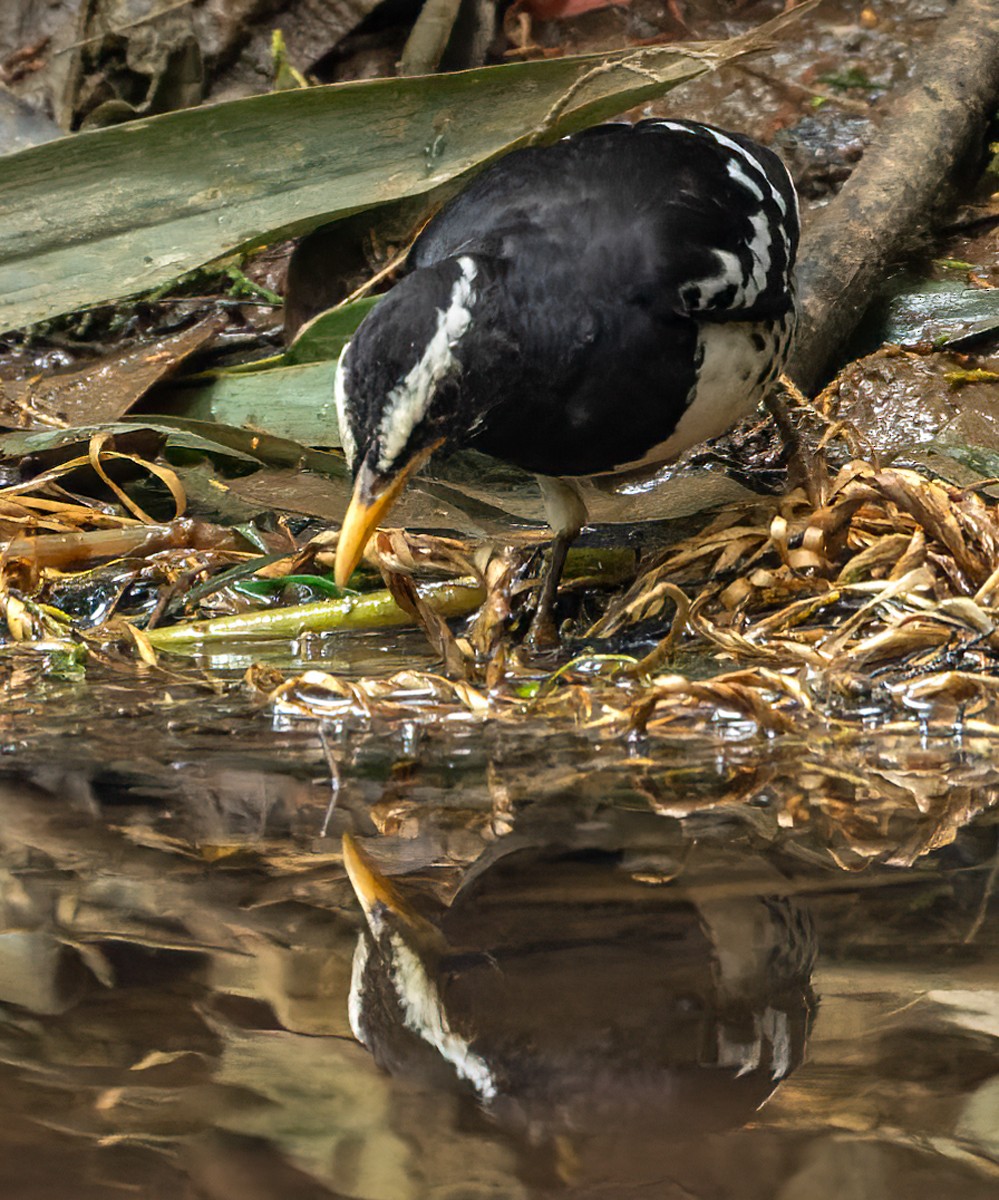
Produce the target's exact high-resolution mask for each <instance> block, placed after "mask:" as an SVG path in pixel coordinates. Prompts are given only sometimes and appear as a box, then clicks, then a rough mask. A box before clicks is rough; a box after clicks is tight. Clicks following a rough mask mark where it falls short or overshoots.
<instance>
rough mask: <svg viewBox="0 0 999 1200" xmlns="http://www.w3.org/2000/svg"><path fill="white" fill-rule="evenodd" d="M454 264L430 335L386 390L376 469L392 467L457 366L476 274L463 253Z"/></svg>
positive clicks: (466, 326)
mask: <svg viewBox="0 0 999 1200" xmlns="http://www.w3.org/2000/svg"><path fill="white" fill-rule="evenodd" d="M458 266H459V267H460V269H461V274H460V275H459V276H458V278H457V279H456V280H455V282H454V285H453V286H452V288H451V296H450V300H449V302H448V306H447V308H444V309H438V310H437V328H436V329H435V330H434V333H433V336H432V337H431V339H430V341H429V342H427V344H426V347H425V348H424V350H423V353H422V355H421V356H420V358H419V359H418V360H417V362H416V364H415V365H414V366H413V367H412V368H411V369H410V371H409V373H408V374H407V375H406V377H405V378H404V379H403V380H402V381H401V382H400V383H398V384H396V386H395V387H394V388H393V389H392V391H391V392H389V394H388V397H387V403H386V406H385V415H384V417H383V418H382V423H381V428H380V429H379V436H378V441H379V445H380V447H381V456H380V458H379V460H378V469H379V470H380V471H388V470H390V469H391V468H392V467H393V465H394V464H395V462H396V460H397V459H398V457H399V455H400V454H401V453H402V452H403V450H404V449H405V447H406V443H407V442H408V441H409V439H410V437H411V435H412V433H413V430H414V429H415V428H416V426H417V425H418V424H419V423H420V421H422V420H423V418H424V417H425V416H426V415H427V410H428V409H429V408H430V402H431V400H432V399H433V395H434V391H435V390H436V388H437V386H438V385H439V384H440V382H441V381H442V380H443V379H446V378H447V377H448V376H449V375H451V374H452V373H453V372H454V371H456V370H457V369H458V366H459V364H458V360H457V359H456V358H455V356H454V348H455V346H456V345H457V344H458V342H459V341H460V339H461V337H462V336H463V335H464V333H465V332H466V330H467V329H468V327H469V326H470V325H471V323H472V312H471V304H472V301H473V299H474V295H475V293H474V289H473V287H472V285H473V283H474V282H475V277H476V275H477V274H478V272H477V269H476V266H475V261H474V260H473V259H471V258H469V257H467V256H466V255H463V256H462V257H461V258H459V259H458ZM338 406H339V401H338ZM338 411H339V407H338Z"/></svg>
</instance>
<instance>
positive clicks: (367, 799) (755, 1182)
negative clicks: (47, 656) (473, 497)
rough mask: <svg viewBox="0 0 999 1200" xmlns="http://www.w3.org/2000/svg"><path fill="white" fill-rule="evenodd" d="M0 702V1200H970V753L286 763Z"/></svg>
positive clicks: (122, 687)
mask: <svg viewBox="0 0 999 1200" xmlns="http://www.w3.org/2000/svg"><path fill="white" fill-rule="evenodd" d="M2 666H3V670H4V671H5V674H6V687H5V693H6V695H7V697H8V700H7V703H6V705H5V709H4V712H3V714H2V715H0V750H2V752H3V758H2V759H0V762H2V764H3V767H4V772H3V776H2V779H0V850H2V855H3V866H2V876H0V878H2V882H3V892H2V896H3V906H4V913H3V929H4V932H3V933H2V934H0V1002H2V1012H0V1079H2V1084H3V1086H2V1088H0V1117H2V1119H0V1141H2V1143H3V1150H2V1152H0V1195H2V1196H11V1197H14V1196H16V1197H18V1198H22V1197H23V1198H25V1200H34V1198H36V1197H37V1198H49V1197H53V1198H58V1197H63V1196H70V1195H71V1196H73V1197H75V1198H83V1200H90V1198H91V1197H94V1198H97V1197H101V1198H104V1197H117V1196H126V1195H139V1196H143V1197H146V1196H149V1197H160V1196H162V1197H177V1196H181V1197H191V1198H208V1200H217V1198H218V1200H228V1198H229V1197H233V1198H235V1197H241V1198H244V1200H247V1198H248V1200H272V1198H274V1200H277V1198H278V1197H281V1198H284V1197H291V1196H295V1197H307V1198H312V1197H329V1196H344V1197H347V1196H349V1197H359V1198H365V1200H402V1198H408V1197H413V1198H414V1200H416V1198H423V1197H432V1198H435V1200H437V1198H441V1200H443V1198H444V1197H447V1198H449V1200H459V1198H462V1200H466V1198H472V1197H504V1198H505V1197H511V1198H514V1197H535V1196H537V1197H541V1196H545V1197H547V1196H553V1197H556V1196H566V1197H570V1196H571V1197H575V1196H579V1197H583V1196H586V1197H590V1196H592V1197H627V1198H631V1197H668V1198H672V1197H677V1198H680V1197H684V1198H686V1197H689V1196H698V1197H719V1198H721V1197H726V1198H727V1197H732V1198H733V1200H735V1198H738V1200H754V1198H756V1197H759V1198H760V1200H764V1198H766V1200H771V1198H773V1197H779V1198H780V1200H797V1198H799V1197H800V1198H802V1200H805V1198H807V1200H816V1198H817V1200H821V1198H822V1197H825V1196H830V1197H831V1196H836V1197H837V1200H844V1198H850V1200H852V1198H853V1197H857V1198H861V1197H862V1198H864V1200H875V1198H880V1197H888V1196H892V1197H894V1196H897V1195H903V1196H906V1197H917V1198H918V1197H927V1198H930V1197H932V1198H933V1200H937V1198H940V1197H952V1196H953V1197H956V1196H961V1197H971V1198H978V1197H982V1198H984V1197H995V1196H997V1195H999V1141H997V1130H999V987H997V981H999V922H997V919H996V917H997V913H996V903H995V900H994V898H993V897H994V893H995V890H996V863H997V857H996V854H997V844H999V838H997V824H996V820H995V808H994V805H995V799H996V796H997V795H999V768H997V767H995V766H993V757H994V754H993V746H994V742H993V741H992V740H991V735H990V734H989V733H988V731H987V730H986V729H985V727H984V726H983V725H982V724H981V722H978V723H974V722H969V723H968V724H967V725H965V726H956V727H955V726H946V727H944V726H940V727H937V726H934V725H932V724H929V725H923V726H922V727H920V726H919V725H918V724H917V725H913V726H908V725H902V726H895V727H892V726H886V725H884V724H880V725H879V724H878V723H877V720H876V718H875V715H874V714H872V718H871V721H870V722H869V723H868V724H869V728H867V729H861V728H858V727H854V728H853V729H852V730H849V729H845V728H844V729H839V730H837V731H826V732H825V733H824V734H821V735H815V736H814V737H809V738H807V739H790V738H787V739H783V740H782V739H763V738H760V737H759V736H758V735H757V734H755V733H754V731H753V730H752V729H750V728H748V727H746V726H743V725H739V724H737V723H731V724H726V723H719V724H718V725H717V726H716V727H712V728H711V729H708V730H704V731H701V732H699V733H697V734H696V735H695V734H685V735H683V736H681V735H679V734H678V735H676V736H675V737H672V738H659V739H656V740H654V741H653V740H650V741H648V742H646V743H622V742H621V740H620V739H617V738H605V737H602V736H601V734H600V731H599V730H596V731H588V732H583V731H568V730H567V731H563V732H561V733H558V734H554V735H552V734H549V733H547V732H546V731H545V730H543V729H537V728H531V727H530V726H529V725H525V726H522V727H518V728H517V729H516V730H515V731H514V730H510V729H507V730H504V731H503V733H502V736H500V735H499V734H498V733H497V732H496V731H495V730H491V729H487V728H483V727H481V726H478V725H474V724H470V723H464V722H462V723H458V724H456V725H455V727H454V728H450V729H447V730H436V731H428V730H421V729H420V728H419V727H418V726H416V725H414V724H413V723H412V722H398V721H390V720H380V719H378V718H369V719H365V720H363V721H361V720H340V721H337V722H330V723H328V724H327V725H326V727H325V728H324V729H323V730H320V728H319V726H318V725H317V724H316V723H314V722H310V721H303V720H300V719H299V720H296V719H292V718H291V717H289V716H284V715H282V714H280V713H275V712H273V711H271V710H269V709H267V708H265V707H261V706H260V704H259V703H258V702H257V701H255V700H253V699H251V698H250V697H249V696H248V695H247V694H246V693H245V692H243V691H242V690H240V689H239V688H234V689H233V690H231V691H229V692H226V693H225V694H222V695H215V694H213V693H211V692H210V691H208V690H207V689H206V688H198V687H196V686H194V685H192V684H191V683H190V682H184V681H182V680H173V681H170V680H168V679H165V678H164V677H163V676H159V675H156V676H153V675H150V676H148V677H147V678H146V679H145V680H143V679H141V678H140V679H137V678H136V677H135V675H134V673H132V672H129V673H128V674H125V673H122V674H121V675H118V674H117V673H115V672H113V671H111V670H110V669H107V670H105V671H104V672H103V674H101V677H100V678H91V680H90V682H89V685H83V684H81V683H77V682H72V681H66V680H60V679H58V678H52V677H45V676H43V675H42V674H41V673H40V672H39V669H38V665H37V663H36V662H34V661H33V660H19V659H13V660H11V659H7V660H5V661H4V663H3V664H2ZM345 832H350V833H352V834H353V835H354V837H355V839H356V842H357V844H358V845H359V846H360V847H361V848H362V850H361V851H360V853H362V854H364V853H366V855H367V857H366V859H358V860H357V862H355V878H356V879H357V880H359V886H360V887H361V889H362V892H363V890H364V887H365V886H369V887H372V888H374V892H372V893H371V895H374V896H375V897H376V898H375V900H371V895H369V903H370V909H371V927H370V928H369V926H368V925H367V924H365V922H364V919H363V916H362V910H361V907H360V906H359V904H358V902H357V899H356V897H355V894H354V891H353V890H352V887H351V884H350V882H349V881H348V880H347V878H346V877H345V873H344V868H343V861H342V857H341V836H342V834H343V833H345ZM358 864H360V865H358ZM388 877H391V879H392V882H386V879H387V878H388ZM371 929H374V930H375V932H376V933H377V934H378V935H379V938H378V940H377V941H376V940H375V939H373V938H372V936H371ZM359 937H360V938H361V939H362V944H363V946H364V949H363V950H362V951H361V959H362V960H363V964H362V965H363V969H358V970H357V971H355V972H354V975H355V978H354V984H353V988H352V962H353V961H354V958H355V953H356V947H357V944H358V939H359ZM351 1020H353V1025H354V1027H355V1029H356V1030H357V1031H358V1032H360V1034H361V1035H362V1037H363V1038H364V1040H365V1042H367V1046H364V1045H362V1044H360V1043H359V1042H358V1040H356V1038H355V1036H354V1034H353V1032H352V1029H351Z"/></svg>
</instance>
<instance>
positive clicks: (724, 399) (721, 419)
mask: <svg viewBox="0 0 999 1200" xmlns="http://www.w3.org/2000/svg"><path fill="white" fill-rule="evenodd" d="M797 242H798V208H797V200H796V196H795V191H794V187H793V184H792V182H791V179H790V176H789V175H788V172H787V169H786V168H785V166H784V165H783V163H782V162H781V160H780V159H779V158H778V157H777V155H776V154H774V153H773V152H772V151H770V150H768V149H766V148H765V147H763V146H760V145H758V144H757V143H756V142H754V141H752V140H751V139H749V138H747V137H744V136H743V135H741V134H738V133H728V132H725V131H723V130H721V129H716V128H713V127H712V126H709V125H702V124H698V123H696V122H693V121H679V120H648V121H642V122H639V123H638V124H636V125H628V124H609V125H600V126H596V127H594V128H592V129H589V130H587V131H585V132H583V133H579V134H574V135H572V136H570V137H566V138H564V139H563V140H562V141H560V142H557V143H556V144H554V145H552V146H547V147H532V148H529V149H525V150H519V151H516V152H514V153H512V154H510V155H508V156H507V157H505V158H503V159H501V160H500V161H499V162H497V163H496V164H494V165H493V166H491V167H489V168H488V169H486V170H485V171H483V173H482V174H481V175H479V176H478V177H477V178H476V179H475V180H474V181H473V182H472V183H471V184H470V186H469V187H468V188H466V189H465V190H464V191H463V192H462V193H460V194H459V195H458V196H457V197H455V198H454V199H453V200H451V201H450V203H449V204H447V205H446V206H445V207H444V208H443V209H442V211H441V212H440V213H439V214H438V215H437V216H436V217H435V218H434V220H432V221H431V222H430V224H429V225H428V226H427V227H426V229H424V231H423V232H422V233H421V234H420V236H419V238H418V239H417V240H416V242H415V244H414V246H413V249H412V251H411V253H410V255H409V260H408V266H409V268H410V273H409V274H408V275H406V276H405V277H404V278H403V279H402V280H401V281H400V282H399V283H398V284H397V285H396V286H395V287H394V288H393V289H392V291H390V292H389V293H388V294H387V295H386V296H385V297H384V299H383V300H381V301H380V303H379V304H378V305H377V306H376V307H375V308H374V309H373V310H372V312H371V313H370V314H369V315H368V317H367V318H366V319H365V320H364V321H363V322H362V324H361V326H360V327H359V328H358V330H357V333H356V334H355V336H354V338H353V340H352V341H351V343H350V344H349V346H348V347H347V348H346V350H345V351H344V353H343V355H342V356H341V358H340V362H339V365H338V368H337V372H336V383H335V396H336V406H337V414H338V419H339V426H340V435H341V441H342V444H343V448H344V451H345V453H346V456H347V460H348V463H349V465H350V468H351V470H352V472H353V476H354V490H353V495H352V498H351V501H350V505H349V507H348V510H347V514H346V517H345V519H344V523H343V529H342V531H341V534H340V541H339V546H338V549H337V558H336V571H335V574H336V579H337V582H338V583H339V584H340V585H341V586H342V585H343V584H345V583H346V581H347V579H348V578H349V577H350V574H351V572H352V571H353V570H354V568H355V566H356V565H357V563H358V561H359V560H360V557H361V555H362V554H363V552H364V548H365V545H366V544H367V541H368V539H369V537H370V536H371V534H372V533H373V532H374V530H375V528H376V527H377V525H378V524H379V523H380V522H381V521H382V520H383V518H384V517H385V515H386V514H387V512H388V509H389V507H390V505H391V504H392V502H393V501H394V499H395V498H396V496H397V495H398V494H399V492H400V490H401V489H402V487H403V485H404V483H405V482H406V480H407V479H408V478H409V476H410V475H411V474H412V473H413V472H414V471H416V470H417V469H418V468H419V467H420V466H421V465H422V464H423V463H424V462H425V461H426V460H427V458H428V457H429V456H430V455H431V454H432V453H433V452H434V451H435V450H437V449H439V448H441V447H446V448H454V447H458V446H470V447H474V448H475V449H477V450H480V451H483V452H485V453H486V454H490V455H493V456H495V457H496V458H498V459H501V460H502V461H503V462H506V463H511V464H514V465H516V466H518V467H522V468H524V469H526V470H528V471H532V472H534V473H535V474H536V475H537V476H538V480H539V483H540V486H541V490H542V494H543V497H544V501H545V510H546V514H547V516H548V519H549V522H550V524H551V526H552V528H553V530H554V532H555V542H554V545H553V550H552V558H551V563H550V566H549V569H548V573H547V576H546V579H545V582H544V586H543V588H542V594H541V598H540V601H539V606H538V614H537V617H536V620H535V626H534V630H533V632H534V634H535V636H536V640H537V641H539V642H551V640H552V637H553V634H554V625H553V622H552V606H553V603H554V598H555V592H556V589H557V586H558V580H559V577H560V575H561V571H562V567H563V565H564V561H565V554H566V551H567V549H568V546H569V544H570V542H571V541H572V539H573V538H574V537H575V536H576V535H577V534H578V533H579V531H580V529H581V528H582V526H583V524H584V523H585V521H586V508H585V505H584V503H583V500H582V497H581V495H580V491H579V488H578V487H577V485H576V480H578V479H579V478H581V477H583V478H585V477H593V476H604V475H615V474H619V473H624V472H627V473H630V474H632V473H634V472H636V471H641V470H647V471H648V473H649V474H651V473H652V472H654V471H655V470H656V469H657V468H658V467H659V466H661V465H663V464H664V463H667V462H670V461H672V460H673V459H675V458H676V457H677V456H678V455H680V454H681V453H682V452H683V451H685V450H687V449H689V448H690V447H691V446H694V445H696V444H697V443H699V442H702V441H704V440H706V439H708V438H712V437H716V436H718V435H720V434H722V433H724V432H725V431H726V430H727V429H729V428H730V427H731V426H732V425H733V424H734V423H735V422H737V421H738V420H740V419H741V418H742V417H744V416H746V415H748V414H749V413H750V412H752V410H753V409H754V408H755V407H756V405H757V404H758V403H759V401H760V400H761V399H762V398H763V397H764V395H765V393H766V392H767V391H768V389H769V388H770V387H771V386H772V384H773V383H774V381H775V380H776V378H777V376H778V374H779V373H780V371H781V369H782V367H783V364H784V361H785V359H786V357H787V353H788V347H789V344H790V339H791V335H792V332H793V328H794V322H795V302H794V285H793V270H794V259H795V252H796V249H797Z"/></svg>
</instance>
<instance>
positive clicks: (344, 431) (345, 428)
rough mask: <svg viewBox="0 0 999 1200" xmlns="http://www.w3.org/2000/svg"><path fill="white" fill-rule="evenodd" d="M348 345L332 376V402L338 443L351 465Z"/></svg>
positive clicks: (353, 450) (353, 443)
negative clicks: (334, 409) (348, 412)
mask: <svg viewBox="0 0 999 1200" xmlns="http://www.w3.org/2000/svg"><path fill="white" fill-rule="evenodd" d="M349 349H350V346H344V348H343V349H342V350H341V351H340V357H339V358H338V359H337V364H336V374H335V375H334V376H333V403H334V404H335V405H336V421H337V426H338V428H339V431H340V445H341V446H342V447H343V452H344V454H345V455H346V456H347V462H348V464H349V465H350V466H351V467H353V466H354V463H355V456H356V455H357V442H356V441H355V440H354V433H353V430H352V429H351V428H350V418H349V417H348V415H347V363H346V358H347V351H348V350H349Z"/></svg>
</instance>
